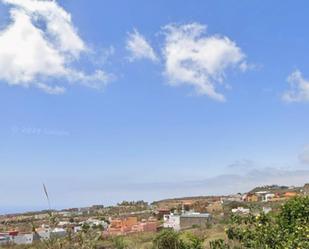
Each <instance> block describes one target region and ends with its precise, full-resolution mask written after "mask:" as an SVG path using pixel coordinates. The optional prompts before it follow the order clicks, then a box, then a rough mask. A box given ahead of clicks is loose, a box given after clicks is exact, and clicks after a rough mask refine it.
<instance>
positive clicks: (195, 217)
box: [163, 212, 211, 231]
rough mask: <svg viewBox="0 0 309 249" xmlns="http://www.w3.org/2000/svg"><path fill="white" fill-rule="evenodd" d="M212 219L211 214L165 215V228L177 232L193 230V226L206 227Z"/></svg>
mask: <svg viewBox="0 0 309 249" xmlns="http://www.w3.org/2000/svg"><path fill="white" fill-rule="evenodd" d="M210 217H211V216H210V214H209V213H195V212H186V213H183V214H180V215H178V214H170V215H165V216H164V224H163V227H165V228H172V229H174V230H176V231H179V230H183V229H188V228H192V227H193V226H199V227H206V225H207V223H208V222H209V219H210Z"/></svg>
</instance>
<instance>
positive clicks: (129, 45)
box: [126, 29, 158, 61]
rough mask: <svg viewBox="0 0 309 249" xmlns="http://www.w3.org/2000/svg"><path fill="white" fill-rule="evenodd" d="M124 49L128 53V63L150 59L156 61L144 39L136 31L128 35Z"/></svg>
mask: <svg viewBox="0 0 309 249" xmlns="http://www.w3.org/2000/svg"><path fill="white" fill-rule="evenodd" d="M126 49H127V50H128V51H129V52H130V54H131V55H130V58H129V59H130V61H135V60H139V59H150V60H151V61H158V57H157V55H156V53H155V51H154V49H153V48H152V47H151V45H150V43H149V42H148V41H147V40H146V38H145V37H144V36H143V35H141V34H140V33H139V32H138V31H137V30H136V29H134V30H133V32H131V33H128V38H127V41H126Z"/></svg>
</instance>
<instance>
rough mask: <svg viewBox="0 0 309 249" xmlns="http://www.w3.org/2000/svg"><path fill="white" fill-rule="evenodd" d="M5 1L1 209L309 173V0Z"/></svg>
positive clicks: (0, 37)
mask: <svg viewBox="0 0 309 249" xmlns="http://www.w3.org/2000/svg"><path fill="white" fill-rule="evenodd" d="M0 2H1V3H0V27H1V30H2V31H1V33H0V83H1V84H0V114H1V122H0V165H1V181H0V196H1V197H0V199H1V202H0V213H1V212H8V211H19V210H24V209H39V208H44V207H45V206H46V202H45V200H44V195H43V191H42V182H44V183H45V184H46V185H47V187H48V189H49V192H50V195H51V196H52V204H53V206H54V207H59V208H61V207H72V206H84V205H90V204H95V203H103V204H106V205H108V204H112V203H115V202H117V201H121V200H124V199H146V200H155V199H160V198H165V197H176V196H182V195H204V194H205V195H206V194H220V193H222V194H226V193H233V192H234V191H246V190H249V189H248V188H250V187H253V186H254V185H257V184H268V183H278V184H287V185H289V184H299V185H301V184H303V183H304V182H305V181H306V180H307V179H309V173H308V171H309V168H308V167H309V166H308V165H309V149H308V146H307V145H308V144H309V135H308V124H309V116H308V101H309V80H308V79H309V68H308V65H309V58H308V56H306V52H307V51H308V50H309V32H308V30H307V26H306V23H308V21H309V16H308V14H307V12H306V9H307V8H308V7H309V6H308V3H307V2H306V1H297V3H295V1H284V2H282V1H271V2H270V1H253V0H252V1H245V0H243V1H239V0H237V1H236V0H235V1H226V0H225V1H223V0H222V1H220V0H219V1H194V2H192V1H191V2H189V1H179V0H177V1H176V0H175V1H174V0H171V1H163V0H162V1H161V0H157V1H147V2H146V1H142V0H139V1H137V0H135V1H132V0H130V1H124V0H123V1H115V0H113V1H107V0H106V1H98V0H93V1H90V2H89V1H82V0H74V1H72V0H63V1H57V2H50V1H35V0H27V1H19V0H2V1H0ZM9 11H11V12H9ZM12 13H15V14H12ZM68 15H70V16H71V18H72V19H70V18H68ZM44 16H45V17H44ZM46 16H47V17H46ZM20 20H23V21H22V22H19V21H20ZM25 23H26V24H28V25H26V24H25ZM59 23H61V24H63V25H59ZM48 25H50V26H48ZM12 26H13V28H14V29H13V28H12ZM202 29H203V30H202ZM16 34H17V35H16ZM29 34H30V35H29ZM29 37H30V38H29ZM17 38H18V39H17ZM62 38H64V40H61V39H62ZM27 39H28V40H27ZM29 40H30V42H28V43H27V41H29ZM130 42H131V43H130ZM130 44H131V46H130ZM38 51H39V52H38ZM175 51H176V52H175ZM174 52H175V53H174ZM182 56H183V57H182ZM42 65H43V66H42ZM97 72H99V73H97ZM227 175H228V176H229V179H231V182H229V181H226V177H227ZM248 176H256V178H254V179H253V178H252V177H251V178H250V177H249V178H250V181H248V182H247V181H244V179H248ZM307 181H308V180H307ZM227 182H228V183H227ZM197 183H199V184H198V186H197ZM218 183H220V184H218ZM184 186H185V187H184Z"/></svg>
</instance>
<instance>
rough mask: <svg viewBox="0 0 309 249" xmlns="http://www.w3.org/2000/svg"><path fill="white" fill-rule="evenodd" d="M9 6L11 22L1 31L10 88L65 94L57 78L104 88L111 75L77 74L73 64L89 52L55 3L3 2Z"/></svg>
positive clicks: (1, 63)
mask: <svg viewBox="0 0 309 249" xmlns="http://www.w3.org/2000/svg"><path fill="white" fill-rule="evenodd" d="M0 2H2V3H4V4H8V5H9V6H10V18H11V23H10V24H9V25H8V26H7V27H6V28H5V29H4V30H2V31H1V32H0V80H3V81H5V82H7V83H8V84H9V85H19V86H24V87H31V86H33V87H37V88H39V89H41V90H43V91H45V92H47V93H52V94H60V93H63V92H65V87H64V86H58V85H55V84H54V81H55V80H57V79H65V80H66V81H68V82H77V81H81V83H82V84H84V85H88V81H90V82H89V85H90V86H92V85H93V84H94V85H95V86H99V85H100V86H101V87H103V86H104V85H105V84H106V83H107V81H108V75H107V74H106V73H105V72H103V71H101V70H97V71H96V72H95V74H94V75H91V74H90V75H88V74H86V73H85V72H82V71H78V70H76V69H74V68H73V67H72V64H73V63H74V62H76V61H78V60H79V57H80V54H81V53H86V52H89V50H88V48H87V46H86V45H85V43H84V41H83V40H82V39H81V38H80V37H79V35H78V34H77V31H76V29H75V28H74V26H73V24H72V20H71V16H70V14H69V13H68V12H66V11H65V10H64V9H63V8H61V7H60V6H59V5H58V4H57V3H56V1H43V0H0Z"/></svg>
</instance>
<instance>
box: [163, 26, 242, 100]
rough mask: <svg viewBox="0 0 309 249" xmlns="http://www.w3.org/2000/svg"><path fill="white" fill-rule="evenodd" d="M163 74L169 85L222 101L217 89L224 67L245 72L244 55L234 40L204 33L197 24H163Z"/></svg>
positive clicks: (225, 71)
mask: <svg viewBox="0 0 309 249" xmlns="http://www.w3.org/2000/svg"><path fill="white" fill-rule="evenodd" d="M163 30H164V33H165V36H166V39H165V45H164V48H163V56H164V58H165V75H166V76H167V78H168V80H169V84H170V85H171V86H180V85H189V86H193V87H194V88H195V91H196V93H197V94H200V95H208V96H209V97H211V98H213V99H215V100H218V101H225V96H224V95H223V94H222V93H220V92H218V91H217V87H218V85H219V84H223V82H224V79H225V75H226V73H227V70H228V69H231V68H232V69H238V70H240V71H245V70H247V69H248V64H247V62H246V61H245V58H246V56H245V54H244V53H243V52H242V50H241V49H240V48H239V47H238V46H237V44H236V43H235V42H233V41H232V40H230V39H229V38H228V37H225V36H220V35H206V26H205V25H202V24H199V23H191V24H186V25H174V24H170V25H167V26H165V27H163Z"/></svg>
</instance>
